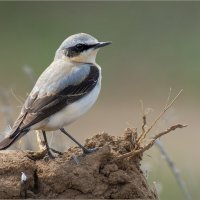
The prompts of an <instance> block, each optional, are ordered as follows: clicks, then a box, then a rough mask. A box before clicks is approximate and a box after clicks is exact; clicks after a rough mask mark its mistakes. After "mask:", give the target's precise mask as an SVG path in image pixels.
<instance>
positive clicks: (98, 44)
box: [94, 42, 112, 49]
mask: <svg viewBox="0 0 200 200" xmlns="http://www.w3.org/2000/svg"><path fill="white" fill-rule="evenodd" d="M109 44H112V42H98V43H97V44H96V45H95V46H94V48H95V49H98V48H100V47H105V46H107V45H109Z"/></svg>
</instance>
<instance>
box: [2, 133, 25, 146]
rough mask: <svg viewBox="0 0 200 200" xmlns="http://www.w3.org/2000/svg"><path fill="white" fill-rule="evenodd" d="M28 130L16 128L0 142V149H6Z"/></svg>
mask: <svg viewBox="0 0 200 200" xmlns="http://www.w3.org/2000/svg"><path fill="white" fill-rule="evenodd" d="M28 131H29V130H23V131H22V130H18V131H16V132H15V133H14V134H12V135H11V136H8V137H6V138H5V139H3V140H2V141H1V142H0V150H4V149H7V148H8V147H10V146H11V145H12V144H13V143H15V142H17V141H18V140H19V139H20V138H21V137H22V136H24V135H25V134H26V133H27V132H28Z"/></svg>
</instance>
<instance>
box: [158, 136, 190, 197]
mask: <svg viewBox="0 0 200 200" xmlns="http://www.w3.org/2000/svg"><path fill="white" fill-rule="evenodd" d="M155 145H156V146H157V147H158V149H159V152H160V153H161V154H162V156H163V157H164V159H165V161H166V162H167V164H168V166H169V168H170V169H171V171H172V173H173V175H174V177H175V179H176V181H177V183H178V185H179V187H180V189H181V190H182V192H183V194H184V196H185V199H186V200H191V199H192V198H191V195H190V193H189V191H188V189H187V187H186V183H185V181H184V180H183V178H182V176H181V174H180V173H179V170H178V169H177V167H176V165H175V163H174V162H173V160H172V158H171V156H170V155H169V153H168V152H167V150H166V149H165V147H164V145H163V144H162V142H161V141H160V140H156V142H155Z"/></svg>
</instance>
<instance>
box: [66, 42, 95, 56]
mask: <svg viewBox="0 0 200 200" xmlns="http://www.w3.org/2000/svg"><path fill="white" fill-rule="evenodd" d="M95 46H96V44H82V43H79V44H77V45H75V46H73V47H69V48H67V49H65V56H68V57H75V56H78V55H79V54H80V53H82V52H83V51H87V50H88V49H91V48H93V47H95Z"/></svg>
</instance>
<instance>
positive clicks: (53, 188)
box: [0, 133, 156, 199]
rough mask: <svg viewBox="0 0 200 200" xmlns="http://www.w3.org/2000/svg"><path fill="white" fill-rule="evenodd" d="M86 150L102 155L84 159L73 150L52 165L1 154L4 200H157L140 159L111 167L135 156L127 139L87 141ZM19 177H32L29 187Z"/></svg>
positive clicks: (12, 153) (24, 155)
mask: <svg viewBox="0 0 200 200" xmlns="http://www.w3.org/2000/svg"><path fill="white" fill-rule="evenodd" d="M86 146H87V147H90V148H91V147H95V146H96V147H99V150H98V151H96V152H95V153H92V154H90V155H87V156H81V155H80V153H81V151H80V149H79V148H77V147H73V148H70V149H69V150H68V151H67V152H65V153H64V154H63V155H62V156H59V157H57V158H56V159H53V160H44V159H38V158H37V156H38V155H39V154H35V155H33V153H27V152H21V151H1V152H0V198H1V199H3V198H7V199H8V198H22V197H25V196H26V197H27V198H77V199H78V198H79V199H80V198H82V199H86V198H90V199H94V198H107V199H109V198H112V199H125V198H126V199H156V195H155V194H154V192H153V191H152V190H151V189H150V188H149V186H148V185H147V181H146V179H145V177H144V175H143V173H142V171H141V170H140V158H139V157H137V158H135V159H134V160H133V159H123V160H121V161H117V162H112V160H113V158H116V156H118V155H121V154H123V153H126V152H129V151H130V150H131V143H130V142H129V140H128V137H127V135H125V136H124V137H113V136H109V135H108V134H106V133H102V134H97V135H95V136H94V137H93V138H90V139H87V140H86ZM72 157H73V159H72ZM36 158H37V159H36ZM21 172H24V173H25V174H26V175H27V177H28V180H27V182H26V183H25V184H21V182H20V178H21Z"/></svg>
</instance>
